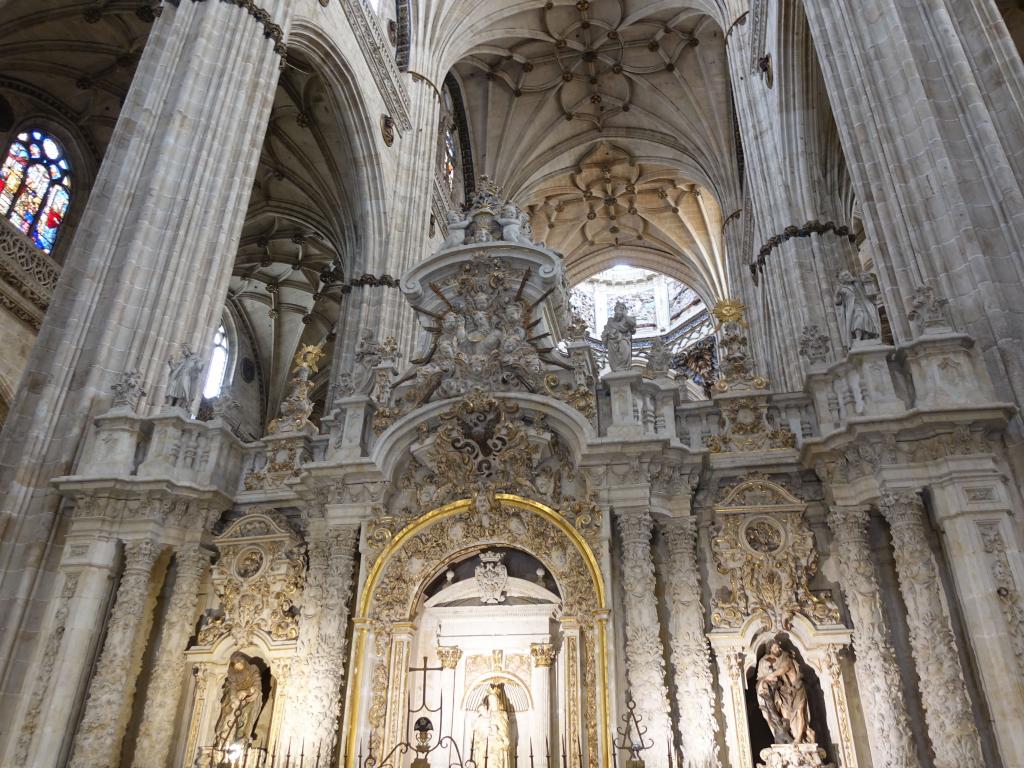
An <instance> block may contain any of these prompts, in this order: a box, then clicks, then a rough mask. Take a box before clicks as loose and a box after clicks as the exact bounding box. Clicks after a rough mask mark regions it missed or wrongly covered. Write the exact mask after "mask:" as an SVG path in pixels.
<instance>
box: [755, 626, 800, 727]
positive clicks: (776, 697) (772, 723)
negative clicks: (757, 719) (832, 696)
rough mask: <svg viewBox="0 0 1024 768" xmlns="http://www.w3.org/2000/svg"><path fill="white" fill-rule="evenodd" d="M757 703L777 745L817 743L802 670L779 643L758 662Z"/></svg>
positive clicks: (770, 648)
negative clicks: (811, 724)
mask: <svg viewBox="0 0 1024 768" xmlns="http://www.w3.org/2000/svg"><path fill="white" fill-rule="evenodd" d="M757 704H758V706H759V707H760V708H761V714H763V715H764V719H765V720H767V721H768V725H769V727H770V728H771V729H772V737H773V738H774V739H775V743H776V744H813V743H814V731H813V730H811V726H810V710H809V709H808V706H807V689H806V688H805V687H804V681H803V678H802V676H801V675H800V667H798V666H797V663H796V660H795V659H794V658H793V656H792V655H791V654H790V653H789V652H788V651H786V650H785V649H783V648H782V646H781V645H779V644H778V643H772V644H771V646H770V647H769V649H768V652H767V653H766V654H765V655H764V656H763V657H761V661H759V662H758V663H757Z"/></svg>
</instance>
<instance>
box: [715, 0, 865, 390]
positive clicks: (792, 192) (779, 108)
mask: <svg viewBox="0 0 1024 768" xmlns="http://www.w3.org/2000/svg"><path fill="white" fill-rule="evenodd" d="M742 5H743V8H746V7H747V6H748V5H749V6H750V8H751V10H750V12H749V14H744V18H743V20H742V21H739V20H737V22H736V23H734V24H732V25H731V26H730V27H729V28H728V33H727V35H726V54H727V56H728V62H729V73H730V76H731V82H732V85H733V89H734V101H735V106H736V110H735V112H736V121H737V127H738V129H739V134H740V137H741V139H742V147H743V158H744V165H745V177H744V178H745V185H744V193H745V202H746V203H747V205H746V208H745V210H744V211H743V213H742V217H743V218H744V219H748V218H751V217H752V221H743V222H742V224H741V225H740V226H741V227H742V228H743V230H744V231H743V235H742V237H741V238H736V237H735V235H731V236H730V237H731V238H735V239H733V242H734V243H735V244H736V245H737V246H739V247H738V248H737V249H736V251H735V255H739V256H740V257H741V258H743V259H746V258H751V257H752V258H754V259H755V261H756V262H757V263H758V264H759V267H758V270H759V271H758V274H757V275H756V277H752V275H751V274H750V272H749V271H748V269H747V268H746V266H747V265H746V264H741V265H739V266H741V270H737V271H736V272H735V273H733V279H732V282H731V283H730V291H732V292H733V296H734V297H735V298H742V299H743V301H744V302H745V303H747V304H748V306H749V307H750V310H749V315H748V316H749V317H758V318H762V320H763V322H759V323H752V324H751V328H750V330H749V336H750V339H751V348H752V350H754V357H755V358H756V359H757V361H758V363H761V364H765V365H767V370H768V373H769V377H770V378H771V379H772V381H773V382H774V383H775V384H776V385H777V386H779V387H780V388H782V389H801V388H802V384H803V382H802V369H803V367H804V363H802V362H801V359H800V356H799V353H798V345H797V343H796V342H797V339H799V338H800V333H801V330H802V329H803V328H804V327H805V326H816V327H817V328H818V330H819V332H820V333H823V334H824V335H825V336H827V337H828V339H829V343H830V346H831V348H832V352H833V354H834V355H836V356H837V357H839V356H841V355H842V352H843V341H844V339H843V334H844V332H843V330H842V329H841V328H840V321H838V319H837V314H836V312H835V306H834V299H833V291H834V288H835V277H836V274H837V273H838V272H839V271H840V270H842V269H853V266H854V263H855V259H856V249H855V248H854V246H853V244H852V243H851V242H850V239H849V237H848V236H846V235H845V234H844V232H845V230H841V229H840V228H842V227H844V226H845V225H846V224H847V223H848V221H847V219H848V211H847V210H845V206H846V205H847V203H846V201H845V200H844V199H843V198H842V196H841V194H840V189H841V185H840V184H838V183H837V182H836V181H835V180H834V179H833V178H832V177H831V176H830V175H829V174H826V173H823V172H822V170H821V169H822V168H841V167H842V163H843V159H842V153H841V150H840V148H839V145H838V142H837V141H834V140H831V139H832V136H834V135H835V132H836V128H835V124H834V123H833V121H832V117H831V113H830V108H829V103H828V95H827V92H826V90H825V86H824V83H823V82H822V78H821V74H820V72H819V70H818V67H817V66H816V62H815V61H814V52H813V45H812V42H811V40H810V35H809V34H808V30H807V23H806V20H805V18H804V11H803V8H802V5H803V3H799V2H795V3H784V4H781V5H776V4H770V3H749V4H746V3H744V4H742ZM736 7H737V8H738V7H739V6H736ZM783 41H784V42H783ZM783 44H784V45H785V46H786V48H785V49H783V48H782V45H783ZM762 58H764V59H766V60H767V61H768V62H770V66H771V67H772V70H773V72H772V76H771V77H770V78H769V76H768V75H767V74H764V73H762V72H761V71H760V69H759V60H761V59H762ZM724 213H725V214H726V215H728V213H729V212H728V211H725V212H724ZM730 226H733V225H730ZM836 230H840V232H838V233H837V231H836ZM737 240H738V241H739V242H737ZM730 253H733V252H732V251H731V252H730ZM737 261H739V260H737ZM759 283H760V285H759ZM766 303H768V304H770V305H771V306H772V311H770V312H762V311H761V310H762V308H763V307H764V306H765V304H766Z"/></svg>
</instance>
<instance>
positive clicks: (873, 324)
mask: <svg viewBox="0 0 1024 768" xmlns="http://www.w3.org/2000/svg"><path fill="white" fill-rule="evenodd" d="M867 278H868V276H867V275H866V274H862V275H859V276H857V277H854V276H853V274H852V273H851V272H850V270H848V269H844V270H843V271H842V272H840V273H839V275H838V277H837V279H838V280H839V286H838V287H837V288H836V294H835V303H836V306H837V307H842V308H843V311H842V314H841V315H840V318H839V319H840V324H841V325H842V327H843V331H844V332H845V334H846V340H847V343H848V344H850V346H853V344H854V343H856V342H858V341H864V340H865V339H876V338H878V337H879V335H881V325H882V324H881V321H880V320H879V317H878V308H877V307H876V306H875V302H874V301H872V300H871V298H870V297H869V296H868V292H867V288H866V286H865V283H866V282H867Z"/></svg>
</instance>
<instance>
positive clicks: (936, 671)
mask: <svg viewBox="0 0 1024 768" xmlns="http://www.w3.org/2000/svg"><path fill="white" fill-rule="evenodd" d="M879 507H880V508H881V510H882V514H883V515H885V519H886V520H887V521H888V522H889V528H890V530H891V531H892V543H893V550H894V553H895V557H896V571H897V574H898V576H899V583H900V593H901V594H902V595H903V601H904V603H906V606H907V622H908V624H909V627H910V646H911V650H912V652H913V655H914V662H915V664H916V666H917V674H918V678H919V681H920V688H921V699H922V702H923V704H924V711H925V720H926V722H927V724H928V735H929V738H930V739H931V742H932V747H933V749H934V752H935V766H936V768H974V767H975V766H977V767H978V768H981V766H983V765H984V764H985V763H984V760H983V759H982V753H981V741H980V739H979V737H978V730H977V728H976V727H975V725H974V719H973V709H974V708H973V706H972V704H971V700H970V697H969V696H968V693H967V686H966V684H965V683H964V675H963V670H962V669H961V667H960V655H959V651H958V649H957V646H956V639H955V638H954V636H953V630H952V627H951V625H950V619H949V615H948V614H947V612H946V606H945V604H944V603H943V599H942V582H941V577H940V575H939V568H938V564H937V563H936V562H935V557H934V556H933V555H932V551H931V545H930V543H929V540H928V533H927V526H926V520H927V518H926V516H925V510H924V505H923V504H922V502H921V498H920V496H918V494H917V493H914V492H903V493H895V494H894V493H886V494H884V495H883V496H882V500H881V502H880V503H879Z"/></svg>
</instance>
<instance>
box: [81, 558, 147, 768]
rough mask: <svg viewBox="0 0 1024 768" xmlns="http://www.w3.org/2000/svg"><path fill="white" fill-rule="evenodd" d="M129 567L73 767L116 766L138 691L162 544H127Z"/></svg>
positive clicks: (92, 685) (94, 679)
mask: <svg viewBox="0 0 1024 768" xmlns="http://www.w3.org/2000/svg"><path fill="white" fill-rule="evenodd" d="M124 552H125V566H124V573H123V575H122V576H121V583H120V585H119V586H118V588H117V596H116V597H115V599H114V607H113V610H112V611H111V614H110V622H109V624H108V625H107V637H106V640H105V642H104V643H103V650H102V652H101V653H100V659H99V662H98V663H97V665H96V672H95V674H94V675H93V677H92V682H91V683H90V684H89V694H88V698H87V699H86V703H85V714H84V715H83V716H82V721H81V723H80V724H79V726H78V731H77V733H76V735H75V743H74V748H73V753H72V758H71V762H70V763H69V765H70V766H71V768H115V766H117V765H118V764H119V761H120V755H121V741H122V740H123V739H124V729H125V725H126V721H127V717H128V713H129V712H130V711H131V705H132V699H133V698H134V696H135V681H136V677H137V676H138V669H137V666H136V658H135V657H136V648H137V645H138V643H137V640H138V637H137V635H138V632H139V630H140V628H142V627H145V625H146V624H147V622H148V618H149V613H150V611H151V609H152V606H150V605H149V585H150V578H151V576H152V573H153V565H154V564H155V563H156V560H157V558H158V557H159V555H160V547H159V546H158V545H157V544H156V543H154V542H153V541H151V540H149V539H141V540H138V541H129V542H126V543H125V545H124Z"/></svg>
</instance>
